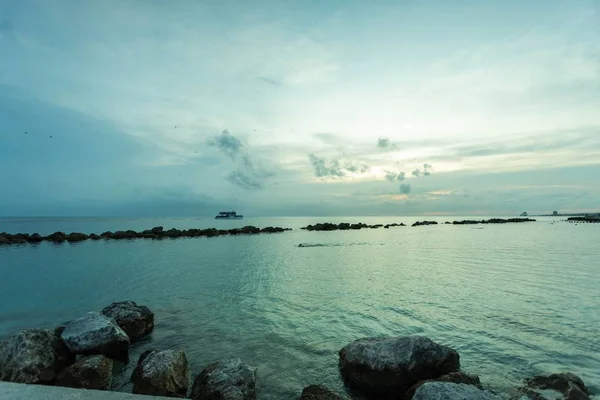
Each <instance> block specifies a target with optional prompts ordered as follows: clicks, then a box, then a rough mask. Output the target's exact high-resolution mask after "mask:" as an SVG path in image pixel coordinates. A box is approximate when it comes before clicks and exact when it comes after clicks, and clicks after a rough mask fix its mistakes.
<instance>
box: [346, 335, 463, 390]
mask: <svg viewBox="0 0 600 400" xmlns="http://www.w3.org/2000/svg"><path fill="white" fill-rule="evenodd" d="M339 357H340V361H339V368H340V374H341V376H342V378H343V379H344V382H345V383H346V385H348V386H350V387H351V388H355V389H358V390H360V391H362V392H364V393H365V394H368V395H372V396H381V395H395V396H398V397H401V396H402V395H403V394H404V393H405V392H406V391H407V390H408V389H409V388H410V387H411V386H413V385H414V384H416V383H417V382H419V381H423V380H427V379H434V378H437V377H439V376H442V375H445V374H449V373H451V372H457V371H459V370H460V361H459V355H458V353H457V352H456V351H455V350H453V349H451V348H449V347H447V346H443V345H440V344H437V343H435V342H433V341H432V340H430V339H428V338H426V337H423V336H404V337H390V338H366V339H359V340H357V341H355V342H353V343H350V344H349V345H347V346H346V347H344V348H343V349H342V350H340V352H339Z"/></svg>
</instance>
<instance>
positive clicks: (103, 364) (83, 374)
mask: <svg viewBox="0 0 600 400" xmlns="http://www.w3.org/2000/svg"><path fill="white" fill-rule="evenodd" d="M112 369H113V360H111V359H110V358H108V357H105V356H103V355H97V356H88V357H85V358H82V359H81V360H79V361H77V362H76V363H75V364H73V365H71V366H70V367H68V368H67V369H65V370H64V371H62V372H61V373H60V374H58V377H57V378H56V385H58V386H67V387H73V388H82V389H95V390H110V384H111V382H112Z"/></svg>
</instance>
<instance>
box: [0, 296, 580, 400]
mask: <svg viewBox="0 0 600 400" xmlns="http://www.w3.org/2000/svg"><path fill="white" fill-rule="evenodd" d="M153 331H154V313H153V312H152V311H151V310H150V309H149V308H148V307H146V306H144V305H138V304H137V303H135V302H133V301H122V302H117V303H113V304H111V305H109V306H107V307H105V308H104V309H103V310H102V312H95V311H92V312H89V313H87V314H84V315H83V316H81V317H79V318H76V319H74V320H73V321H72V322H69V323H67V324H66V325H65V326H59V327H58V328H56V329H43V328H33V329H26V330H23V331H20V332H17V333H15V334H13V335H12V336H10V337H8V338H0V398H2V399H21V398H48V399H50V398H65V399H79V398H90V399H115V400H117V399H130V400H133V399H135V398H137V396H134V395H126V394H124V393H111V392H110V390H111V389H112V388H113V387H112V381H113V374H114V373H117V374H119V373H122V372H123V371H120V369H119V368H115V369H114V370H113V363H114V362H115V360H116V361H118V362H123V360H125V362H132V361H131V360H129V361H127V360H128V357H127V356H126V354H125V356H124V353H127V352H128V351H129V346H130V344H135V343H136V342H138V341H140V340H142V339H144V342H142V343H150V342H151V340H146V339H147V338H148V336H150V335H152V333H153ZM338 357H339V361H338V368H339V374H340V378H341V382H343V383H344V385H345V387H346V393H336V392H335V391H332V390H331V389H329V388H327V387H325V386H322V385H310V386H307V387H305V388H304V389H302V388H298V391H297V393H298V395H297V397H296V398H297V399H299V400H344V399H348V398H360V399H364V400H388V399H389V400H391V399H395V400H396V399H402V400H411V399H413V400H465V399H466V400H499V399H507V398H510V399H511V400H555V399H559V400H590V399H591V395H592V393H591V391H590V389H589V388H588V387H587V386H586V385H585V383H584V382H583V381H582V380H581V378H579V377H578V376H577V375H574V374H572V373H558V374H551V375H539V376H534V377H531V378H527V379H524V381H523V385H522V386H521V387H517V388H515V389H514V390H513V391H512V392H510V393H502V394H499V393H494V392H492V391H490V390H488V388H486V387H485V385H484V384H482V383H481V381H480V379H479V377H478V376H477V375H472V374H468V373H466V372H464V371H462V370H461V363H460V355H459V353H458V352H457V351H456V350H454V349H453V348H451V347H450V346H447V345H444V344H440V343H436V342H434V341H433V340H431V339H429V338H427V337H424V336H398V337H376V338H362V339H358V340H355V341H353V342H351V343H349V344H348V345H346V346H345V347H343V348H342V349H341V350H340V351H339V353H338ZM193 364H194V363H190V362H189V360H188V358H187V355H186V353H185V352H184V351H183V350H181V349H148V350H146V351H144V352H143V353H142V354H141V355H140V357H139V358H138V360H137V362H136V364H135V365H136V367H135V370H134V371H133V373H132V374H131V378H130V380H131V382H132V383H133V389H132V390H133V393H134V394H136V395H142V396H140V397H139V398H140V399H144V398H148V397H144V396H143V395H145V396H161V398H162V396H164V397H170V398H190V399H194V400H256V398H257V391H256V387H257V376H258V377H260V374H258V375H257V368H256V367H254V366H251V365H249V364H246V363H244V362H243V361H242V360H241V359H239V358H224V359H222V360H218V361H215V362H213V363H211V364H210V365H208V366H206V367H205V368H204V369H202V370H201V371H196V374H194V371H192V366H191V365H193ZM119 376H120V375H119ZM7 382H8V383H7ZM15 384H25V385H15ZM48 386H54V387H53V388H50V387H48ZM38 388H39V390H38ZM43 388H46V389H43ZM72 388H76V389H79V390H85V391H80V392H79V393H80V394H81V396H80V395H79V394H78V393H76V392H75V391H73V389H72ZM102 393H104V394H102ZM258 397H259V398H260V396H258ZM157 398H158V397H157Z"/></svg>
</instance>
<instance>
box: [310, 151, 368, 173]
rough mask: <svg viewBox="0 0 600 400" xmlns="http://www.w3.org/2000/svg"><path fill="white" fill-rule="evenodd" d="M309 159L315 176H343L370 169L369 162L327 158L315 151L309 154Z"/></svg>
mask: <svg viewBox="0 0 600 400" xmlns="http://www.w3.org/2000/svg"><path fill="white" fill-rule="evenodd" d="M308 160H309V161H310V164H311V165H312V167H313V169H314V171H315V176H317V177H319V178H325V177H333V178H342V177H346V176H348V175H352V174H364V173H366V172H368V171H369V169H370V167H369V166H368V165H367V164H365V163H362V162H358V161H354V160H344V159H339V158H332V159H330V160H327V159H325V158H323V157H319V156H317V155H315V154H314V153H311V154H309V155H308Z"/></svg>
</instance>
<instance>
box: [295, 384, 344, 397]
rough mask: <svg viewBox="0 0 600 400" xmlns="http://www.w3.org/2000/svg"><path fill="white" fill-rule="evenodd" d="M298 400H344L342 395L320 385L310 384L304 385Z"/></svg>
mask: <svg viewBox="0 0 600 400" xmlns="http://www.w3.org/2000/svg"><path fill="white" fill-rule="evenodd" d="M298 400H344V399H343V398H342V397H340V396H338V395H337V394H335V393H333V392H332V391H330V390H329V389H327V388H326V387H324V386H321V385H311V386H308V387H305V388H304V390H303V391H302V395H301V396H300V398H299V399H298Z"/></svg>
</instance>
